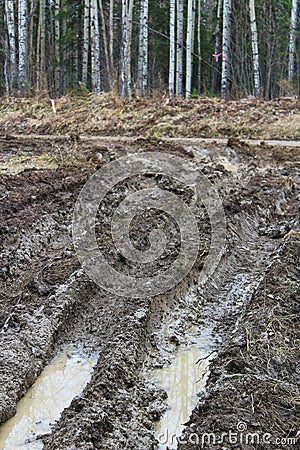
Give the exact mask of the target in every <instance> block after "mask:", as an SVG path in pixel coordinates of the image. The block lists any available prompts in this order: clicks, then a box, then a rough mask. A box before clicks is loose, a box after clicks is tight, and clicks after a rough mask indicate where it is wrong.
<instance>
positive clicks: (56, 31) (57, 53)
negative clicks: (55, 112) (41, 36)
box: [54, 0, 60, 92]
mask: <svg viewBox="0 0 300 450" xmlns="http://www.w3.org/2000/svg"><path fill="white" fill-rule="evenodd" d="M59 13H60V0H55V3H54V35H55V36H54V37H55V44H54V45H55V86H56V91H57V92H59V88H60V23H59V22H60V17H59Z"/></svg>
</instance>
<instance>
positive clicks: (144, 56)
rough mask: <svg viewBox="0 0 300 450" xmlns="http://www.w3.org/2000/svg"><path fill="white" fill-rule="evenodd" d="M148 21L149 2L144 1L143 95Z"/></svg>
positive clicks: (145, 79)
mask: <svg viewBox="0 0 300 450" xmlns="http://www.w3.org/2000/svg"><path fill="white" fill-rule="evenodd" d="M148 20H149V0H144V20H143V23H144V26H143V95H145V94H146V92H147V88H148V34H149V32H148Z"/></svg>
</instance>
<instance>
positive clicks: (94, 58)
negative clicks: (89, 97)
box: [90, 0, 101, 95]
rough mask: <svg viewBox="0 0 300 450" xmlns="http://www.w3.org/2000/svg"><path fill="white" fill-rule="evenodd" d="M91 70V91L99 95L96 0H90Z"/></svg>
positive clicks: (97, 13)
mask: <svg viewBox="0 0 300 450" xmlns="http://www.w3.org/2000/svg"><path fill="white" fill-rule="evenodd" d="M90 13H91V15H90V21H91V72H92V91H93V92H96V93H97V94H98V95H100V92H101V70H100V48H99V38H100V37H99V34H100V33H99V11H98V0H91V7H90Z"/></svg>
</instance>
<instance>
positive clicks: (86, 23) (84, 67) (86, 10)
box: [82, 0, 90, 86]
mask: <svg viewBox="0 0 300 450" xmlns="http://www.w3.org/2000/svg"><path fill="white" fill-rule="evenodd" d="M83 20H84V25H83V26H84V30H83V54H82V82H83V83H84V84H85V86H87V82H88V58H89V29H90V0H85V1H84V19H83Z"/></svg>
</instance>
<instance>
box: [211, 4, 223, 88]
mask: <svg viewBox="0 0 300 450" xmlns="http://www.w3.org/2000/svg"><path fill="white" fill-rule="evenodd" d="M222 5H223V0H218V9H217V27H216V38H215V55H218V54H219V53H220V52H221V44H222V26H221V19H222ZM218 73H219V71H218V62H217V61H216V58H215V57H214V58H213V75H212V91H213V93H214V94H216V93H217V90H218V88H217V84H218Z"/></svg>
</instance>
